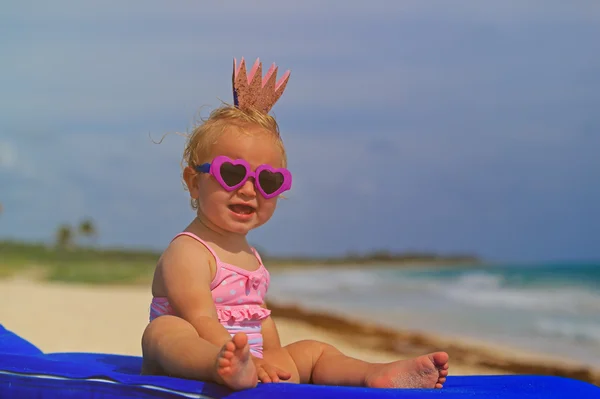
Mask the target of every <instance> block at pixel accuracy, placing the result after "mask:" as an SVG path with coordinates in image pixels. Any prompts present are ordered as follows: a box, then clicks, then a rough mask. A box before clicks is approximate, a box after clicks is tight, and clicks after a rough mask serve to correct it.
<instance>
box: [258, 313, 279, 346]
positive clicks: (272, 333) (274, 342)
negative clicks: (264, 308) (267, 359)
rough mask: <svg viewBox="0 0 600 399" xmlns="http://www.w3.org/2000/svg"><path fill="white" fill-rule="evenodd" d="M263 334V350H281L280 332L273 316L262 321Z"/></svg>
mask: <svg viewBox="0 0 600 399" xmlns="http://www.w3.org/2000/svg"><path fill="white" fill-rule="evenodd" d="M261 330H262V331H261V332H262V336H263V349H264V350H270V349H279V348H281V339H280V338H279V332H278V331H277V327H276V326H275V321H273V319H272V318H271V316H269V317H267V318H266V319H264V320H263V321H262V324H261Z"/></svg>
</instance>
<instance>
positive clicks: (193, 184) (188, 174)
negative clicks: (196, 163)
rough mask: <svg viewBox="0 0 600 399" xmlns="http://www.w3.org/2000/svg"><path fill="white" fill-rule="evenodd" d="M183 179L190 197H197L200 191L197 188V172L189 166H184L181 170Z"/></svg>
mask: <svg viewBox="0 0 600 399" xmlns="http://www.w3.org/2000/svg"><path fill="white" fill-rule="evenodd" d="M183 180H184V181H185V184H186V186H187V189H188V191H189V192H190V197H192V198H194V199H197V198H198V195H199V192H200V190H199V188H198V172H196V171H195V170H194V168H192V167H191V166H186V168H185V169H184V170H183Z"/></svg>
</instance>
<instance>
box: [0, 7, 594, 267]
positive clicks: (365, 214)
mask: <svg viewBox="0 0 600 399" xmlns="http://www.w3.org/2000/svg"><path fill="white" fill-rule="evenodd" d="M0 35H1V36H2V37H3V50H2V53H3V54H2V62H1V63H0V87H2V90H1V91H0V106H1V108H0V109H2V111H1V113H0V202H2V203H3V204H4V208H5V211H4V213H3V214H2V215H0V238H19V239H28V240H51V239H52V236H53V233H54V230H55V228H56V227H57V225H58V224H59V223H77V222H78V221H79V220H81V219H82V218H84V217H87V216H89V217H92V218H93V219H94V220H95V221H96V223H97V225H98V228H99V231H100V238H99V244H101V245H110V246H114V245H118V246H136V247H152V248H158V249H161V248H164V247H165V245H166V244H167V243H168V241H169V240H170V238H171V237H172V236H173V235H174V234H176V233H177V232H178V231H180V230H181V229H182V228H183V227H184V226H185V225H186V224H187V223H188V222H189V221H190V220H191V218H193V216H194V215H193V212H192V211H191V209H190V208H189V207H188V200H187V193H186V192H185V191H184V190H183V188H182V185H181V182H180V175H179V173H180V167H179V162H180V159H181V152H182V149H183V145H184V139H183V138H182V137H180V136H177V135H170V136H167V138H166V139H165V141H164V142H163V143H162V144H160V145H156V144H153V143H152V141H151V138H154V139H158V138H160V137H161V136H162V135H163V134H164V133H167V132H177V131H179V132H185V131H187V130H189V129H190V128H191V126H192V124H193V122H194V120H196V119H197V118H198V116H199V115H206V114H207V113H208V112H209V111H210V110H211V109H212V108H214V107H216V106H218V105H219V104H220V100H224V101H231V68H232V59H233V57H237V58H239V57H241V56H245V57H246V58H247V59H250V60H254V59H255V58H256V57H260V58H261V60H263V62H264V63H266V64H270V63H272V62H275V63H277V64H278V65H279V66H280V68H281V69H282V70H285V69H291V70H292V76H291V79H290V82H289V84H288V87H287V89H286V92H285V94H284V96H283V97H282V98H281V99H280V101H279V103H278V104H277V105H276V106H275V107H274V109H273V111H274V114H275V116H276V117H277V118H278V121H279V123H280V127H281V130H282V135H283V138H284V142H285V144H286V146H287V150H288V154H289V158H290V168H291V169H292V171H293V173H294V179H295V180H294V188H293V190H292V192H290V193H289V199H288V200H286V201H282V202H281V203H280V206H279V209H278V212H277V213H276V215H275V217H274V218H273V219H272V220H271V221H270V222H269V224H267V225H265V226H264V227H262V228H260V229H258V230H257V231H255V232H253V233H252V234H251V235H250V239H251V241H252V242H253V243H254V244H256V245H258V246H260V247H262V248H264V249H265V250H266V251H267V252H269V253H273V254H304V255H337V254H344V253H346V252H348V251H353V252H364V251H370V250H375V249H382V248H385V249H390V250H393V251H405V250H411V251H435V252H440V253H456V252H461V253H462V252H468V253H476V254H478V255H480V256H482V257H484V258H487V259H491V260H498V261H545V260H562V259H572V260H589V259H600V245H599V244H600V206H599V205H598V204H600V188H599V185H598V181H600V158H599V157H598V156H597V152H598V148H600V111H599V108H600V74H598V71H599V70H600V44H599V42H598V37H600V4H598V2H596V1H577V2H566V1H551V0H544V1H528V2H523V1H518V0H514V1H513V0H502V1H499V0H498V1H487V2H480V1H475V0H473V1H461V0H457V1H452V2H447V1H418V0H414V1H401V2H399V1H392V0H389V1H369V2H357V1H352V0H350V1H344V2H342V1H329V2H318V1H312V0H310V1H303V2H294V3H292V2H281V1H278V2H276V1H263V2H260V7H258V6H257V5H256V3H251V2H211V3H209V2H202V3H201V2H197V1H179V2H166V1H156V0H146V1H128V2H122V1H113V0H106V1H102V2H85V3H82V2H78V1H67V0H56V1H53V2H43V1H21V2H12V3H11V4H9V5H7V6H5V7H4V8H3V12H2V14H1V15H0Z"/></svg>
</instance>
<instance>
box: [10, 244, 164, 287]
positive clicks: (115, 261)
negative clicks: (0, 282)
mask: <svg viewBox="0 0 600 399" xmlns="http://www.w3.org/2000/svg"><path fill="white" fill-rule="evenodd" d="M159 256H160V254H158V253H157V252H152V251H141V250H135V251H134V250H123V249H95V248H80V247H74V246H73V247H61V246H55V247H53V246H48V245H44V244H37V243H23V242H12V241H4V242H0V277H7V276H10V275H14V274H28V275H33V276H35V277H41V278H43V279H48V280H51V281H66V282H79V283H94V284H134V283H147V282H149V281H150V280H151V278H152V273H153V271H154V266H155V265H156V261H157V260H158V258H159Z"/></svg>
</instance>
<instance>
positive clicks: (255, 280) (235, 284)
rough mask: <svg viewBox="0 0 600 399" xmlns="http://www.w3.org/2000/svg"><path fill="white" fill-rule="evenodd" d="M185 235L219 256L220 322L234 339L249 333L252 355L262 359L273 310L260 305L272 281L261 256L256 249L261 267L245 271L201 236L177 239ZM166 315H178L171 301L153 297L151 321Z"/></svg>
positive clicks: (216, 295)
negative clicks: (265, 329) (266, 322)
mask: <svg viewBox="0 0 600 399" xmlns="http://www.w3.org/2000/svg"><path fill="white" fill-rule="evenodd" d="M181 235H186V236H188V237H192V238H193V239H195V240H197V241H199V242H200V243H202V244H203V245H204V246H205V247H206V248H207V249H208V250H209V251H210V253H211V254H212V255H213V256H214V257H215V260H216V264H217V272H216V274H215V278H214V279H213V281H212V283H211V284H210V290H211V292H212V298H213V302H214V304H215V306H216V309H217V316H218V318H219V321H220V322H221V324H222V325H223V326H224V327H225V328H226V329H227V331H228V332H229V334H231V336H233V335H234V334H235V333H237V332H245V333H246V334H247V335H248V341H249V344H250V352H251V353H252V354H253V355H254V356H256V357H260V358H262V349H263V338H262V333H261V322H262V320H264V319H266V318H267V317H269V315H270V314H271V311H270V310H268V309H265V308H263V307H261V306H260V305H261V304H262V303H263V300H264V297H265V294H266V292H267V289H268V287H269V281H270V277H269V272H268V271H267V269H266V268H265V266H264V265H263V263H262V260H261V259H260V256H259V255H258V253H257V252H256V250H254V248H253V249H252V251H253V252H254V255H255V256H256V258H257V259H258V263H259V264H260V266H259V267H258V269H256V270H254V271H248V270H244V269H242V268H240V267H237V266H234V265H230V264H228V263H224V262H221V261H220V260H219V257H218V256H217V254H216V253H215V252H214V251H213V250H212V249H211V248H210V247H209V246H208V245H207V244H206V243H205V242H204V241H202V240H201V239H200V238H199V237H198V236H196V235H194V234H192V233H187V232H184V233H179V234H178V235H176V236H175V238H177V237H179V236H181ZM175 238H173V239H175ZM166 314H174V311H173V309H172V308H171V306H170V305H169V301H168V299H167V298H165V297H155V298H152V304H151V306H150V321H152V320H154V319H155V318H157V317H159V316H162V315H166Z"/></svg>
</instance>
